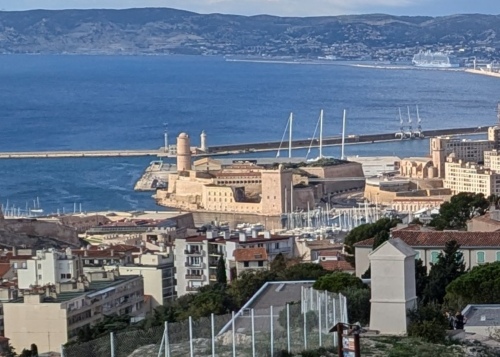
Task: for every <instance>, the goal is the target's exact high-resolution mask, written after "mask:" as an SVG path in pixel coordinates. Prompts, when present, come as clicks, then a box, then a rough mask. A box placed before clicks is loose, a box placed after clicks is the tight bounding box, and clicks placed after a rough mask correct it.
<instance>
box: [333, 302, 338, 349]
mask: <svg viewBox="0 0 500 357" xmlns="http://www.w3.org/2000/svg"><path fill="white" fill-rule="evenodd" d="M336 306H337V299H335V298H334V299H333V324H334V325H336V324H337V316H336V313H335V310H336V309H337V307H336ZM333 345H334V346H337V334H336V333H334V334H333Z"/></svg>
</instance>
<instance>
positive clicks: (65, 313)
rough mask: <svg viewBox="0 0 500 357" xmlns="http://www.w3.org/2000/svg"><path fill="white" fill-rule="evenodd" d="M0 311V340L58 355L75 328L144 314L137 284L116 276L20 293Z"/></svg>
mask: <svg viewBox="0 0 500 357" xmlns="http://www.w3.org/2000/svg"><path fill="white" fill-rule="evenodd" d="M3 309H4V322H5V336H6V337H7V338H9V339H10V343H11V344H12V346H13V347H14V348H15V349H16V350H17V351H22V349H23V348H26V347H27V346H29V345H30V344H31V343H35V344H36V345H37V346H38V352H39V353H47V352H59V351H60V350H61V345H63V344H65V343H66V342H68V341H69V340H71V339H73V338H75V337H76V336H77V335H78V331H79V330H80V329H81V328H84V327H85V326H92V325H94V324H95V323H97V322H99V321H101V320H102V319H103V317H104V316H105V315H112V314H118V315H123V314H128V315H130V316H134V317H135V316H142V315H144V313H145V311H144V289H143V280H142V277H140V276H118V274H117V272H116V271H108V272H104V271H103V272H93V273H89V275H88V276H87V279H86V281H85V282H74V283H58V284H56V285H52V286H46V287H44V288H38V289H32V290H29V291H28V290H26V291H25V292H24V296H23V297H21V298H19V299H17V300H14V301H11V302H8V303H4V304H3Z"/></svg>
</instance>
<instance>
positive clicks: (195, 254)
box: [184, 249, 203, 257]
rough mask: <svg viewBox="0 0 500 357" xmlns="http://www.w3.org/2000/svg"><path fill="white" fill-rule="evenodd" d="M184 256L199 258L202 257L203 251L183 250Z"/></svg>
mask: <svg viewBox="0 0 500 357" xmlns="http://www.w3.org/2000/svg"><path fill="white" fill-rule="evenodd" d="M184 254H185V255H194V256H197V257H201V256H203V251H202V250H194V249H186V250H184Z"/></svg>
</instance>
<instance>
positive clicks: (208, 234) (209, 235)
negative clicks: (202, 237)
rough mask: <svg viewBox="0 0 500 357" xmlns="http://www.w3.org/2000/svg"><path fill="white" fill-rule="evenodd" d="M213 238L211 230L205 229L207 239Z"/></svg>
mask: <svg viewBox="0 0 500 357" xmlns="http://www.w3.org/2000/svg"><path fill="white" fill-rule="evenodd" d="M213 238H214V232H213V231H212V230H208V231H207V239H213Z"/></svg>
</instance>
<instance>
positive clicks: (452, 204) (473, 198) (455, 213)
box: [430, 192, 490, 230]
mask: <svg viewBox="0 0 500 357" xmlns="http://www.w3.org/2000/svg"><path fill="white" fill-rule="evenodd" d="M489 207H490V201H488V199H486V198H485V197H484V195H483V194H482V193H470V192H461V193H459V194H457V195H454V196H452V197H451V199H450V201H449V202H445V203H443V204H442V205H441V207H440V208H439V214H438V215H436V216H435V217H434V218H433V219H432V221H431V223H430V225H431V226H432V227H435V228H436V229H438V230H443V229H465V228H466V227H467V221H468V220H470V219H471V218H473V217H476V216H482V215H484V214H485V213H486V211H487V210H488V208H489Z"/></svg>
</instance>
